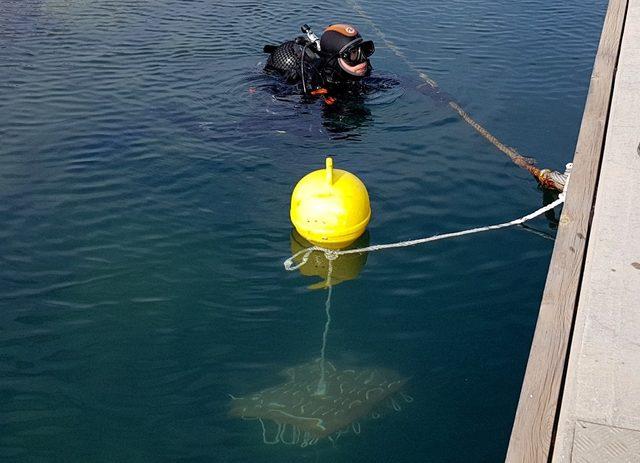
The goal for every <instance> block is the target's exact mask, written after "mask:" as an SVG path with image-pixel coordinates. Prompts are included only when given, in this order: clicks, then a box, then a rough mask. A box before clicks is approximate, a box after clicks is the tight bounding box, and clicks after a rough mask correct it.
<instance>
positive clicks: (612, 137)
mask: <svg viewBox="0 0 640 463" xmlns="http://www.w3.org/2000/svg"><path fill="white" fill-rule="evenodd" d="M588 7H589V5H588V4H585V8H588ZM506 461H508V462H510V463H516V462H518V463H520V462H549V461H552V462H603V463H618V462H629V463H631V462H640V0H610V2H609V7H608V10H607V15H606V18H605V22H604V26H603V30H602V36H601V39H600V44H599V47H598V52H597V55H596V60H595V64H594V69H593V74H592V77H591V84H590V87H589V94H588V97H587V103H586V107H585V111H584V115H583V120H582V125H581V128H580V135H579V138H578V143H577V146H576V152H575V156H574V169H573V173H572V175H571V180H570V185H569V187H568V190H567V200H566V203H565V206H564V209H563V213H562V216H561V219H560V226H559V230H558V236H557V240H556V244H555V247H554V251H553V256H552V258H551V264H550V267H549V274H548V277H547V282H546V286H545V291H544V295H543V299H542V304H541V307H540V313H539V317H538V322H537V325H536V330H535V334H534V338H533V343H532V346H531V352H530V356H529V361H528V364H527V370H526V374H525V378H524V382H523V386H522V391H521V394H520V401H519V403H518V409H517V412H516V417H515V421H514V426H513V430H512V434H511V440H510V443H509V449H508V452H507V457H506Z"/></svg>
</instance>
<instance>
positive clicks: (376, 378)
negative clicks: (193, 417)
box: [229, 359, 413, 447]
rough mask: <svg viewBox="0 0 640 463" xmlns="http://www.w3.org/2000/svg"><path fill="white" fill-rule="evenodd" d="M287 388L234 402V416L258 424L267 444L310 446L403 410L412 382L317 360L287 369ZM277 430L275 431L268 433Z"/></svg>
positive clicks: (377, 370)
mask: <svg viewBox="0 0 640 463" xmlns="http://www.w3.org/2000/svg"><path fill="white" fill-rule="evenodd" d="M282 374H283V375H284V376H285V377H286V380H285V382H284V383H282V384H279V385H277V386H274V387H270V388H267V389H264V390H262V391H259V392H256V393H254V394H251V395H249V396H246V397H232V403H231V410H230V412H229V413H230V415H231V416H235V417H238V418H242V419H246V420H258V421H259V422H260V424H261V426H262V438H263V441H264V443H265V444H278V443H282V444H288V445H300V446H301V447H306V446H308V445H314V444H316V443H318V442H319V441H320V440H321V439H323V438H327V439H328V440H330V441H331V442H335V441H337V439H339V438H340V436H341V435H343V434H346V433H349V432H353V433H354V434H360V420H363V419H366V418H373V419H377V418H380V417H381V416H382V414H383V413H384V412H385V410H387V411H388V410H395V411H400V410H401V403H402V402H411V401H412V400H413V399H412V398H411V397H410V396H408V395H406V394H404V393H402V392H401V388H402V387H403V386H404V384H405V383H406V382H407V378H403V377H401V376H400V375H399V374H398V373H396V372H395V371H393V370H388V369H381V368H355V369H344V370H341V369H338V368H336V367H335V366H334V365H333V364H332V363H331V362H329V361H327V360H322V359H318V360H314V361H312V362H308V363H305V364H302V365H298V366H296V367H291V368H287V369H285V370H284V371H283V372H282ZM268 429H272V431H268Z"/></svg>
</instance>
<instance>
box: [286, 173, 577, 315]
mask: <svg viewBox="0 0 640 463" xmlns="http://www.w3.org/2000/svg"><path fill="white" fill-rule="evenodd" d="M567 183H568V179H567ZM564 200H565V194H564V193H560V195H559V196H558V199H556V200H555V201H553V202H552V203H549V204H547V205H546V206H543V207H541V208H540V209H538V210H536V211H534V212H532V213H530V214H527V215H525V216H522V217H520V218H518V219H514V220H511V221H510V222H503V223H499V224H495V225H487V226H484V227H476V228H471V229H468V230H461V231H457V232H451V233H444V234H442V235H439V234H438V235H432V236H429V237H426V238H418V239H414V240H407V241H398V242H396V243H387V244H375V245H372V246H366V247H364V248H356V249H343V250H334V249H326V248H323V247H321V246H311V247H308V248H305V249H302V250H301V251H298V252H296V253H295V254H294V255H292V256H291V257H289V258H288V259H286V260H285V261H284V268H285V269H286V270H287V271H289V272H291V271H294V270H297V269H299V268H300V267H302V266H303V265H304V264H306V263H307V261H308V260H309V256H310V255H311V253H312V252H314V251H321V252H324V255H325V256H326V258H327V260H329V270H331V262H332V261H333V260H335V259H337V258H338V257H339V256H342V255H345V254H356V253H363V252H373V251H380V250H382V249H391V248H406V247H409V246H415V245H417V244H424V243H429V242H432V241H440V240H445V239H448V238H455V237H458V236H464V235H472V234H475V233H482V232H486V231H490V230H498V229H500V228H507V227H513V226H516V225H522V224H523V223H525V222H527V221H529V220H531V219H534V218H536V217H538V216H540V215H542V214H544V213H545V212H548V211H550V210H551V209H553V208H555V207H556V206H559V205H561V204H562V203H564ZM300 255H302V258H301V260H300V263H298V264H296V263H295V259H296V258H297V257H298V256H300ZM329 291H331V286H330V285H329ZM330 295H331V292H329V296H330ZM327 302H329V298H327Z"/></svg>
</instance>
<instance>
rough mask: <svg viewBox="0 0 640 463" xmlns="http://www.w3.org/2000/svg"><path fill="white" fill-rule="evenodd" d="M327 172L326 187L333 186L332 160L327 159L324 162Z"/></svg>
mask: <svg viewBox="0 0 640 463" xmlns="http://www.w3.org/2000/svg"><path fill="white" fill-rule="evenodd" d="M326 167H327V172H326V174H325V175H326V176H325V178H326V179H327V185H329V186H331V185H333V158H331V157H329V156H328V157H327V161H326Z"/></svg>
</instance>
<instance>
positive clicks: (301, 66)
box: [264, 24, 375, 104]
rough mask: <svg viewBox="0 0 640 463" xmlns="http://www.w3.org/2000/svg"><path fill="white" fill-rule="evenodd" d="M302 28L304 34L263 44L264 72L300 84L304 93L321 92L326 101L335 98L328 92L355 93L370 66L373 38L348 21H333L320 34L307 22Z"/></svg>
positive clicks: (330, 102)
mask: <svg viewBox="0 0 640 463" xmlns="http://www.w3.org/2000/svg"><path fill="white" fill-rule="evenodd" d="M301 29H302V32H304V33H305V35H304V36H300V37H297V38H295V39H294V40H289V41H286V42H284V43H282V44H280V45H266V46H265V47H264V52H265V53H269V57H268V59H267V64H266V65H265V68H264V70H265V72H267V73H269V74H274V75H278V76H281V77H283V78H284V79H285V81H286V83H288V84H291V85H296V86H299V88H300V90H302V93H303V95H313V96H322V97H323V98H324V100H325V102H327V103H329V104H332V103H333V102H335V98H334V97H333V96H329V94H331V95H337V94H345V93H351V94H354V93H356V94H357V93H358V92H359V90H360V86H361V82H362V79H363V78H364V77H368V76H369V75H370V74H371V70H372V69H373V68H372V66H371V62H370V61H369V57H370V56H371V55H372V54H373V52H374V51H375V47H374V45H373V42H372V41H370V40H367V41H365V40H364V39H363V38H362V36H361V35H360V33H359V32H358V30H357V29H356V28H355V27H354V26H351V25H349V24H332V25H330V26H329V27H327V28H326V29H325V30H324V31H323V33H322V36H321V37H320V38H318V37H317V36H316V35H315V34H314V33H313V31H312V30H311V28H309V26H307V25H306V24H305V25H303V26H302V28H301Z"/></svg>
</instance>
